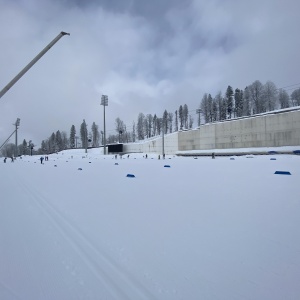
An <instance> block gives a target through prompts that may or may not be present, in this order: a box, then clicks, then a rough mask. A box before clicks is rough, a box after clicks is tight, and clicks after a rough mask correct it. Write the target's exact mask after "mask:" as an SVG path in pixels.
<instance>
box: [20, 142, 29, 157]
mask: <svg viewBox="0 0 300 300" xmlns="http://www.w3.org/2000/svg"><path fill="white" fill-rule="evenodd" d="M27 149H28V145H27V142H26V140H25V139H24V140H23V143H22V151H21V154H22V155H26V154H27Z"/></svg>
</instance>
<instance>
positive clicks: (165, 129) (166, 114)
mask: <svg viewBox="0 0 300 300" xmlns="http://www.w3.org/2000/svg"><path fill="white" fill-rule="evenodd" d="M162 121H163V128H162V129H163V131H164V133H168V112H167V110H166V109H165V111H164V113H163V118H162Z"/></svg>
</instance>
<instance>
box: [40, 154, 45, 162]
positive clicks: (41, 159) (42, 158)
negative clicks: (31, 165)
mask: <svg viewBox="0 0 300 300" xmlns="http://www.w3.org/2000/svg"><path fill="white" fill-rule="evenodd" d="M43 160H44V157H43V156H41V158H40V161H41V164H43Z"/></svg>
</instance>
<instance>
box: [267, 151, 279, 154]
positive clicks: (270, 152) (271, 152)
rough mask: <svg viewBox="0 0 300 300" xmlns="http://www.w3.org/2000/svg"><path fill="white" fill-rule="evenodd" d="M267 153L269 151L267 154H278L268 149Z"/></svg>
mask: <svg viewBox="0 0 300 300" xmlns="http://www.w3.org/2000/svg"><path fill="white" fill-rule="evenodd" d="M268 153H269V154H278V152H277V151H269V152H268Z"/></svg>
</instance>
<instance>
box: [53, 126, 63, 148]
mask: <svg viewBox="0 0 300 300" xmlns="http://www.w3.org/2000/svg"><path fill="white" fill-rule="evenodd" d="M55 145H56V149H57V151H62V150H63V143H62V137H61V133H60V131H59V130H57V131H56V134H55Z"/></svg>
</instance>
